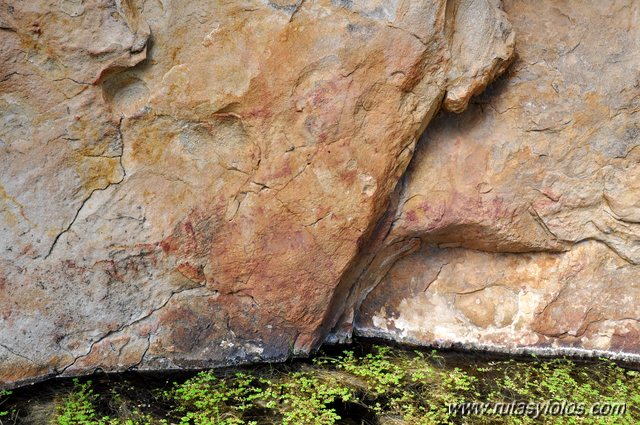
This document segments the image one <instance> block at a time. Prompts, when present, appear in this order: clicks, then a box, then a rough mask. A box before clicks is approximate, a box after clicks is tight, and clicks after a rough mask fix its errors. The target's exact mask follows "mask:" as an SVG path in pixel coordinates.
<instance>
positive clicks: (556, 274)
mask: <svg viewBox="0 0 640 425" xmlns="http://www.w3.org/2000/svg"><path fill="white" fill-rule="evenodd" d="M505 11H506V12H507V14H508V16H509V19H510V20H511V22H512V23H513V26H514V30H515V32H516V34H518V36H517V37H518V48H517V53H518V58H517V60H516V61H515V62H514V64H513V65H512V67H511V68H510V70H509V72H508V74H507V75H506V76H504V77H503V78H501V79H500V80H499V81H497V82H496V83H494V84H493V86H492V87H490V89H488V90H487V91H486V92H485V93H484V94H483V95H481V96H480V97H479V98H477V99H476V100H474V101H472V104H471V105H470V107H469V109H468V110H467V111H466V112H464V113H462V114H461V115H455V116H454V115H451V114H442V115H440V116H439V117H438V118H437V119H435V120H434V122H433V123H432V124H431V125H430V127H429V129H428V130H427V132H426V134H425V136H424V138H423V140H422V141H421V143H420V145H419V148H418V151H417V152H416V155H415V156H414V158H413V160H412V163H411V165H410V167H409V170H408V172H407V174H406V175H405V176H404V177H403V180H402V182H401V183H400V185H399V193H398V203H397V206H394V207H393V210H394V211H395V212H390V213H389V215H390V218H389V220H390V221H391V222H392V223H393V226H392V227H391V229H390V230H389V232H388V236H386V238H385V241H384V242H382V243H381V244H380V246H381V249H380V250H379V251H377V253H376V254H375V256H376V257H375V258H376V259H375V260H374V261H373V262H372V267H370V268H368V269H367V270H366V271H365V272H364V273H363V274H362V275H361V276H362V277H364V279H363V283H361V284H360V286H361V288H364V289H361V291H360V294H359V295H358V294H353V295H351V299H352V300H353V301H352V303H351V304H352V307H351V311H352V313H351V316H354V315H356V316H357V317H356V318H355V321H356V329H357V332H359V333H360V334H364V335H376V336H383V337H387V338H393V339H401V340H407V341H412V342H415V343H419V344H435V345H452V344H463V345H465V346H468V347H476V348H477V347H482V348H489V349H495V350H501V351H522V350H533V351H545V350H546V351H551V352H584V351H585V350H587V351H589V350H598V351H600V352H602V353H604V354H608V355H619V356H621V357H625V356H626V357H634V358H638V354H640V349H639V347H640V339H639V336H640V333H639V332H640V302H639V301H640V298H638V297H639V293H638V285H639V279H638V277H640V221H639V220H638V211H639V210H638V206H639V204H638V199H640V198H639V197H640V187H639V186H638V182H639V180H638V178H639V176H640V174H639V172H638V170H639V169H640V168H639V167H638V162H639V160H640V151H639V150H638V149H637V147H638V145H639V144H640V137H639V135H640V132H639V130H640V114H638V112H639V111H640V83H639V82H640V4H638V2H635V1H623V2H615V3H602V2H587V3H584V4H582V5H581V7H579V8H576V7H573V6H571V5H569V4H563V3H557V2H553V1H542V2H526V1H520V0H517V1H516V0H509V1H506V2H505ZM409 246H411V247H412V248H411V249H407V247H409ZM418 246H420V247H419V248H418ZM402 250H404V252H402ZM391 257H395V258H394V260H396V259H398V258H399V260H397V261H396V262H393V261H392V263H393V265H388V264H387V265H385V267H381V266H379V264H382V263H384V262H385V261H386V260H385V259H388V258H391ZM362 294H369V295H368V297H366V300H365V301H364V303H363V304H362V306H361V307H359V306H360V303H361V302H362V299H363V298H364V296H363V295H362ZM357 311H359V314H356V313H355V312H357ZM353 321H354V319H353V318H352V317H349V315H348V314H345V316H344V317H343V318H342V322H341V325H339V326H337V327H336V328H335V333H336V337H341V338H347V337H348V336H349V332H350V330H351V326H352V323H353Z"/></svg>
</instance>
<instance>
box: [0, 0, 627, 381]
mask: <svg viewBox="0 0 640 425" xmlns="http://www.w3.org/2000/svg"><path fill="white" fill-rule="evenodd" d="M0 37H1V38H2V44H1V45H0V46H1V47H0V117H1V118H0V119H1V120H2V130H1V132H0V161H1V163H2V168H1V169H0V211H1V212H2V214H0V241H2V242H1V244H0V385H2V386H9V385H16V384H18V383H21V382H26V381H30V380H35V379H42V378H44V377H46V376H50V375H75V374H83V373H89V372H92V371H94V370H96V369H102V370H106V371H118V370H124V369H128V368H132V367H137V368H139V369H150V368H183V367H203V366H216V365H222V364H229V363H234V362H247V361H256V360H277V359H283V358H285V357H287V356H288V355H290V354H291V351H292V350H293V351H294V352H298V353H307V352H309V350H311V349H313V348H315V347H317V346H318V344H320V343H321V342H322V341H323V340H324V338H325V335H326V333H327V332H328V331H329V330H330V329H331V328H333V327H334V325H335V324H336V322H337V320H338V319H339V317H340V316H341V314H342V311H341V308H343V307H345V304H344V302H343V301H342V298H341V297H343V296H344V295H345V293H347V292H349V291H350V286H351V285H354V284H355V281H354V280H353V279H352V278H351V276H352V275H353V273H354V270H356V269H357V265H359V264H360V263H361V258H364V257H365V256H366V255H363V254H362V252H361V249H362V247H363V246H365V245H367V244H368V243H369V242H368V241H369V240H370V238H371V237H372V235H380V227H379V226H378V228H376V224H377V223H378V222H379V220H380V217H381V216H382V215H383V213H384V211H385V209H386V208H387V204H388V201H389V198H390V195H391V193H392V191H393V190H394V188H395V187H396V183H397V181H398V179H399V178H400V176H401V175H402V174H403V173H404V171H405V168H406V166H407V164H408V162H409V160H410V159H411V157H412V154H413V150H414V145H415V141H416V139H417V137H418V136H419V135H420V134H421V132H422V131H423V130H424V128H425V126H426V125H427V123H428V122H429V120H430V119H431V118H432V116H433V115H434V114H435V112H436V111H437V110H438V109H439V107H440V106H441V104H442V102H443V101H444V105H445V107H446V108H448V109H450V110H454V111H461V110H462V109H464V107H465V106H466V104H467V103H468V101H469V98H470V97H471V96H472V95H474V94H476V93H478V92H479V91H480V90H481V89H482V88H484V87H485V86H486V85H487V84H488V83H489V82H490V81H491V80H492V79H493V78H494V77H495V76H496V75H497V74H499V73H500V72H502V70H504V69H505V67H506V66H507V65H508V63H509V61H510V60H511V57H512V54H513V47H514V35H513V33H512V31H511V29H510V24H509V23H508V22H507V20H506V17H505V15H504V14H503V12H502V11H501V10H500V8H499V4H498V2H497V1H495V0H481V1H471V0H457V1H445V0H434V1H430V2H409V1H404V2H400V1H395V0H384V1H380V0H370V1H369V0H357V1H337V0H331V1H330V0H323V1H314V2H309V1H307V2H305V1H293V0H292V1H286V0H284V1H280V0H279V1H262V0H243V1H233V2H223V1H216V2H213V3H212V2H210V1H204V0H189V1H182V2H177V1H159V2H158V1H143V0H139V1H135V0H131V1H117V0H88V1H84V2H80V1H71V0H63V1H58V0H56V1H53V0H49V1H47V0H35V1H29V2H21V1H11V0H9V1H8V2H6V1H5V2H2V3H0ZM612 178H613V177H612ZM616 178H619V179H620V178H625V176H624V175H622V174H621V175H619V176H618V177H616ZM611 185H612V189H611V190H609V191H608V192H607V193H608V196H610V197H611V198H612V199H613V200H612V202H611V205H612V206H613V207H612V208H614V209H615V214H623V215H624V216H625V217H631V216H630V215H629V214H631V215H632V214H633V205H631V204H629V199H625V198H624V197H623V196H620V195H619V194H617V193H616V192H615V188H614V187H615V186H616V183H615V181H614V180H611ZM383 227H384V226H383ZM378 239H379V240H380V241H381V240H382V239H383V238H378ZM377 246H378V245H376V244H375V243H372V244H370V245H369V247H368V248H367V249H365V251H364V252H365V253H369V252H374V248H375V247H377ZM359 253H360V254H359ZM382 263H385V262H384V261H382ZM387 263H388V262H387ZM390 265H391V264H389V266H390ZM385 267H386V265H385Z"/></svg>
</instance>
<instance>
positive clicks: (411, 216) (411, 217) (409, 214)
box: [407, 211, 418, 223]
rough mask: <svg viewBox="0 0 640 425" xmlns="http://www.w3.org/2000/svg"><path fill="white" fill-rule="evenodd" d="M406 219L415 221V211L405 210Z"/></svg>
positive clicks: (416, 218)
mask: <svg viewBox="0 0 640 425" xmlns="http://www.w3.org/2000/svg"><path fill="white" fill-rule="evenodd" d="M407 220H409V221H410V222H412V223H416V222H417V221H418V215H417V214H416V212H415V211H407Z"/></svg>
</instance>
